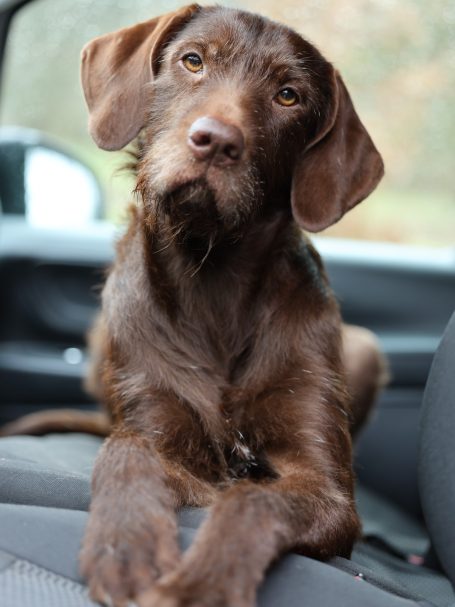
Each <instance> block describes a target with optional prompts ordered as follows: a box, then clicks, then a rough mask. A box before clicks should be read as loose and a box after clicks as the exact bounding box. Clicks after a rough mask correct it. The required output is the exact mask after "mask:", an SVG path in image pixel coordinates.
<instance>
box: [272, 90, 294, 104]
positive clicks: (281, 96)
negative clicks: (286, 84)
mask: <svg viewBox="0 0 455 607" xmlns="http://www.w3.org/2000/svg"><path fill="white" fill-rule="evenodd" d="M275 99H276V100H277V102H278V103H279V104H280V105H284V106H285V107H290V106H291V105H295V104H296V103H297V102H298V100H299V96H298V95H297V93H296V92H295V91H294V90H293V89H290V88H285V89H281V91H280V92H279V93H278V95H277V96H276V97H275Z"/></svg>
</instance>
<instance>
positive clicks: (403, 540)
mask: <svg viewBox="0 0 455 607" xmlns="http://www.w3.org/2000/svg"><path fill="white" fill-rule="evenodd" d="M356 501H357V508H358V510H359V513H360V517H361V519H362V528H363V529H362V530H363V536H364V537H365V538H367V539H368V538H380V539H381V540H382V541H384V542H385V543H386V544H387V545H388V546H390V547H391V548H392V549H393V550H395V551H396V552H397V553H400V554H402V555H404V556H406V555H411V554H415V555H424V554H425V553H426V552H427V551H428V549H429V547H430V541H429V538H428V533H427V531H426V529H425V528H424V527H423V525H422V524H421V523H420V522H419V521H417V520H415V519H414V518H413V517H412V516H411V515H410V514H409V513H407V512H404V511H403V510H401V509H400V508H399V507H398V506H397V505H396V504H392V503H390V502H389V501H388V500H387V499H385V498H383V497H381V496H379V495H378V494H377V493H374V492H373V491H370V490H369V489H367V488H366V487H364V486H362V485H358V486H357V488H356Z"/></svg>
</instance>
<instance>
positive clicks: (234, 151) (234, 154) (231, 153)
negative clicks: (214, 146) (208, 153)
mask: <svg viewBox="0 0 455 607" xmlns="http://www.w3.org/2000/svg"><path fill="white" fill-rule="evenodd" d="M223 152H224V153H225V154H226V156H228V157H229V158H231V159H232V160H237V159H238V158H239V157H240V150H239V149H238V147H236V146H235V145H234V144H228V145H226V146H225V147H224V149H223Z"/></svg>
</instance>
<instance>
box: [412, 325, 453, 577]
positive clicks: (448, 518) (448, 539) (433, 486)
mask: <svg viewBox="0 0 455 607" xmlns="http://www.w3.org/2000/svg"><path fill="white" fill-rule="evenodd" d="M419 487H420V495H421V500H422V507H423V511H424V515H425V520H426V523H427V526H428V529H429V532H430V536H431V539H432V543H433V546H434V549H435V551H436V553H437V555H438V557H439V560H440V562H441V565H442V566H443V568H444V570H445V572H446V573H447V575H448V576H449V578H450V579H451V581H452V584H454V585H455V314H454V315H453V316H452V318H451V320H450V322H449V325H448V327H447V329H446V332H445V334H444V337H443V339H442V341H441V344H440V346H439V348H438V350H437V352H436V355H435V357H434V360H433V365H432V367H431V371H430V375H429V378H428V382H427V387H426V389H425V395H424V401H423V408H422V419H421V436H420V453H419Z"/></svg>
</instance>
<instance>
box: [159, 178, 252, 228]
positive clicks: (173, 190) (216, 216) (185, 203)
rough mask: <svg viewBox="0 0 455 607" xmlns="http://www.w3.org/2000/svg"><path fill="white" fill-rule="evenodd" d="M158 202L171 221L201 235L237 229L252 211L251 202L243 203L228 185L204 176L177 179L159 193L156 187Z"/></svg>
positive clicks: (161, 210) (160, 209) (160, 211)
mask: <svg viewBox="0 0 455 607" xmlns="http://www.w3.org/2000/svg"><path fill="white" fill-rule="evenodd" d="M155 204H156V208H157V211H158V212H159V213H162V214H164V215H165V216H166V217H167V218H168V219H169V220H170V222H171V224H173V225H175V226H178V227H182V228H184V230H185V232H187V233H188V234H192V235H199V236H211V235H213V234H219V233H220V232H229V231H233V230H235V229H238V228H240V227H241V225H242V224H243V223H245V221H246V220H247V218H248V215H249V212H250V209H249V207H248V205H247V204H244V205H243V206H241V205H240V204H239V201H238V200H235V199H234V196H233V195H230V193H229V190H228V188H222V187H216V186H214V185H213V184H211V183H210V182H209V181H208V179H207V178H206V177H205V176H204V177H199V178H197V179H190V180H187V181H183V182H176V183H174V184H172V185H171V186H168V187H167V188H166V189H165V190H162V191H161V192H158V193H157V191H156V190H155Z"/></svg>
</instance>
